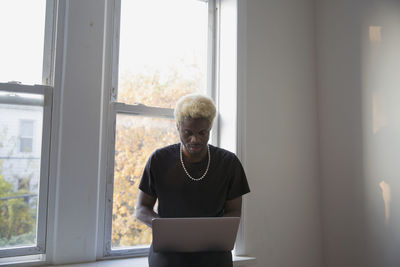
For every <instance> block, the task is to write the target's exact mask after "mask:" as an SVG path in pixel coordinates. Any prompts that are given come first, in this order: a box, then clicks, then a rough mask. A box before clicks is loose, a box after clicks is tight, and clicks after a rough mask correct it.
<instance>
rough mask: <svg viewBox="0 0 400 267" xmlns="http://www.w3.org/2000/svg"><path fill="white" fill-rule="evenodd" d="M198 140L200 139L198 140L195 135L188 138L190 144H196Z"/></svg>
mask: <svg viewBox="0 0 400 267" xmlns="http://www.w3.org/2000/svg"><path fill="white" fill-rule="evenodd" d="M199 140H200V139H199V136H198V135H196V134H194V135H192V136H191V137H190V142H191V143H197V142H198V141H199Z"/></svg>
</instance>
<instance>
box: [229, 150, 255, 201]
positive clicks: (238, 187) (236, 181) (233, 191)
mask: <svg viewBox="0 0 400 267" xmlns="http://www.w3.org/2000/svg"><path fill="white" fill-rule="evenodd" d="M231 170H232V171H231V180H230V183H229V189H228V197H227V200H232V199H235V198H237V197H240V196H242V195H244V194H247V193H249V192H250V187H249V183H248V182H247V178H246V174H245V173H244V169H243V166H242V164H241V163H240V161H239V159H238V158H237V157H236V156H235V157H234V159H233V163H232V168H231Z"/></svg>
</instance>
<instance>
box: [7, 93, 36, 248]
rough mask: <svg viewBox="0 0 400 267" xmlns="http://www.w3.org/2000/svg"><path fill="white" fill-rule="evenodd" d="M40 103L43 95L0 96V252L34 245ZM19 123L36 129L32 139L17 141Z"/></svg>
mask: <svg viewBox="0 0 400 267" xmlns="http://www.w3.org/2000/svg"><path fill="white" fill-rule="evenodd" d="M40 103H43V96H37V95H33V94H19V93H18V94H16V93H7V92H1V93H0V114H3V115H4V114H7V116H0V249H2V248H10V247H21V246H27V245H36V237H37V231H36V224H37V207H38V197H39V196H38V195H39V179H40V159H41V149H40V148H41V141H42V140H41V137H42V122H43V106H41V105H40ZM22 121H30V123H31V124H32V125H33V123H34V124H35V125H36V126H37V127H35V128H32V132H29V133H30V135H31V138H20V130H21V129H20V126H21V125H22V124H20V123H21V122H22ZM33 136H34V137H36V138H37V140H33ZM19 143H20V145H18V144H19ZM34 146H36V147H34ZM21 149H22V150H21ZM23 152H31V153H28V154H26V153H23Z"/></svg>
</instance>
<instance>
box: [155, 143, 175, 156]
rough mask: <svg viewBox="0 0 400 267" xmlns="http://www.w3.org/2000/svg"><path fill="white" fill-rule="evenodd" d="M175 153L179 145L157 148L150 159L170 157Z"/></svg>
mask: <svg viewBox="0 0 400 267" xmlns="http://www.w3.org/2000/svg"><path fill="white" fill-rule="evenodd" d="M177 152H179V143H178V144H173V145H168V146H165V147H162V148H158V149H156V150H155V151H154V152H153V154H152V156H151V157H152V158H164V157H170V156H171V154H172V155H174V154H176V153H177Z"/></svg>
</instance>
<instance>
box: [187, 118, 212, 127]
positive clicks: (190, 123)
mask: <svg viewBox="0 0 400 267" xmlns="http://www.w3.org/2000/svg"><path fill="white" fill-rule="evenodd" d="M181 125H182V126H184V127H208V126H209V125H210V122H209V121H208V120H207V119H205V118H191V117H185V118H183V120H182V122H181Z"/></svg>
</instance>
